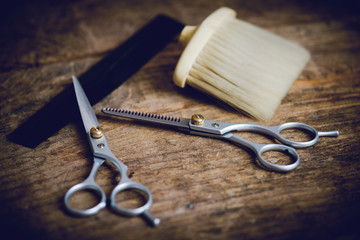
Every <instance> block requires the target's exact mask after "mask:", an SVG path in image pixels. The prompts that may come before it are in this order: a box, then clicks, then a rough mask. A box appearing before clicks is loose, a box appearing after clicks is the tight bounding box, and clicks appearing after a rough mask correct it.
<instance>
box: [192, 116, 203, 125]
mask: <svg viewBox="0 0 360 240" xmlns="http://www.w3.org/2000/svg"><path fill="white" fill-rule="evenodd" d="M204 119H205V118H204V117H203V116H202V115H201V114H194V115H192V116H191V123H192V124H194V125H199V126H201V125H204Z"/></svg>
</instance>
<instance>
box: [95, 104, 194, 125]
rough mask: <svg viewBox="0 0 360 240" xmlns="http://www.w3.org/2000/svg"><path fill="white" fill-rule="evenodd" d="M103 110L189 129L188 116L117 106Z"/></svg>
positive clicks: (116, 114) (119, 115)
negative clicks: (161, 113)
mask: <svg viewBox="0 0 360 240" xmlns="http://www.w3.org/2000/svg"><path fill="white" fill-rule="evenodd" d="M102 112H103V113H105V114H110V115H114V116H118V117H125V118H131V119H137V120H142V121H146V122H153V123H160V124H164V125H168V126H172V127H178V128H181V129H189V121H190V120H189V119H186V118H178V117H171V116H165V115H157V114H152V113H142V112H135V111H129V110H123V109H116V108H103V109H102Z"/></svg>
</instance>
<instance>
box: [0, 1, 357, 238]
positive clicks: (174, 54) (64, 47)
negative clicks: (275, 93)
mask: <svg viewBox="0 0 360 240" xmlns="http://www.w3.org/2000/svg"><path fill="white" fill-rule="evenodd" d="M28 2H30V1H25V2H24V3H23V4H19V5H15V4H11V3H10V6H7V7H4V8H3V9H2V11H3V13H2V14H1V15H2V19H1V20H2V21H1V22H2V25H1V31H0V32H1V37H0V43H1V44H0V82H1V85H0V86H1V88H0V96H1V107H0V109H1V118H0V119H1V120H0V121H1V122H0V123H1V128H0V129H1V138H0V141H1V142H0V149H1V159H0V169H1V171H0V219H1V223H0V226H1V227H0V229H1V235H0V238H1V239H14V238H15V239H16V238H24V237H27V238H33V239H305V238H313V239H319V238H322V239H359V237H360V231H359V217H360V204H359V203H360V202H359V201H360V161H359V153H360V148H359V142H360V141H359V140H360V137H359V134H360V127H359V126H360V125H359V123H360V79H359V78H360V67H359V66H360V64H359V60H360V54H359V53H360V30H359V29H360V28H359V26H360V17H359V16H360V14H359V11H358V10H359V7H358V5H357V4H352V2H351V1H345V2H344V1H329V3H325V1H324V3H321V2H320V1H263V2H262V1H235V0H234V1H220V0H219V1H205V0H195V1H164V2H163V1H84V0H80V1H76V2H73V1H65V2H64V1H61V3H58V2H54V1H50V2H48V1H31V2H32V3H28ZM59 2H60V1H59ZM223 5H226V6H228V7H231V8H233V9H235V10H236V11H237V13H238V17H239V18H241V19H243V20H245V21H248V22H250V23H253V24H256V25H258V26H260V27H262V28H265V29H268V30H270V31H273V32H275V33H277V34H279V35H281V36H284V37H286V38H288V39H291V40H294V41H296V42H298V43H300V44H301V45H303V46H304V47H306V48H307V49H308V50H309V51H310V52H311V55H312V58H311V61H310V62H309V64H308V65H307V66H306V68H305V70H304V71H303V73H302V74H301V76H300V77H299V79H298V80H297V81H296V82H295V84H294V85H293V86H292V87H291V89H290V91H289V93H288V95H287V96H286V97H285V98H284V99H283V101H282V103H281V105H280V106H279V108H278V110H277V112H276V114H275V116H274V117H273V118H272V119H271V120H270V121H267V122H258V123H260V124H265V125H274V124H281V123H284V122H290V121H299V122H304V123H307V124H309V125H312V126H313V127H315V128H316V129H318V130H321V131H326V130H335V129H338V130H339V131H340V136H339V137H338V138H321V139H320V141H319V142H318V143H317V144H316V145H315V146H313V147H310V148H307V149H301V150H298V152H299V154H300V156H301V159H302V162H301V164H300V166H299V167H298V168H297V169H296V170H295V171H292V172H290V173H286V174H281V173H276V172H269V171H266V170H264V169H262V168H260V167H259V166H258V164H257V163H256V161H255V160H254V155H253V154H252V153H251V152H249V151H248V150H246V149H244V148H239V147H237V146H234V145H232V144H229V143H227V142H223V141H219V140H216V139H209V138H202V137H198V136H191V135H186V134H183V133H181V132H177V131H173V130H172V129H168V128H160V127H157V126H155V125H152V124H143V123H140V122H135V121H131V120H125V119H114V118H108V117H105V116H103V115H102V114H101V113H100V109H101V108H102V107H105V106H109V107H117V108H124V109H132V110H137V111H146V112H152V113H161V114H167V115H171V116H176V117H190V116H191V115H192V114H194V113H202V114H203V115H204V116H205V117H206V118H208V119H212V120H219V121H227V122H250V121H254V120H253V119H250V118H248V117H246V116H244V115H242V114H241V113H236V112H233V111H231V110H229V109H227V108H224V106H222V105H221V104H218V103H216V102H215V101H213V100H212V99H210V98H208V97H206V96H204V95H202V94H199V93H198V92H197V91H195V90H192V89H180V88H177V87H176V86H175V85H174V84H173V82H172V80H171V79H172V74H173V71H174V67H175V65H176V62H177V59H178V57H179V56H180V54H181V51H182V48H181V46H180V45H179V44H178V43H177V42H176V41H175V40H174V41H173V42H172V43H170V44H169V45H168V46H167V47H166V48H165V49H164V50H163V51H161V52H160V53H158V54H157V55H156V56H155V57H154V58H153V59H152V60H151V61H150V62H148V63H147V64H146V65H145V66H144V67H143V68H142V69H141V70H140V71H139V72H137V73H136V74H135V75H133V76H132V77H131V78H130V79H129V80H128V81H127V82H125V83H124V84H123V85H121V86H120V87H119V88H117V89H116V90H114V91H113V92H112V93H111V94H110V95H108V96H107V97H106V98H104V99H103V100H102V101H101V102H99V103H98V104H96V105H95V106H94V110H95V112H96V113H97V115H98V117H99V121H100V122H101V125H102V126H103V127H104V130H105V132H106V134H107V137H108V140H109V142H110V144H111V149H112V150H113V152H114V154H115V155H116V156H117V157H118V158H119V159H120V160H121V161H123V162H124V163H125V164H126V165H128V166H129V172H128V173H129V175H131V178H132V179H133V180H134V181H137V182H140V183H142V184H144V185H145V186H147V187H148V188H149V189H150V191H151V192H152V194H153V198H154V203H153V206H152V208H151V212H152V213H153V215H154V216H156V217H159V218H161V220H162V223H161V225H160V226H159V227H158V228H151V227H149V226H148V225H147V224H146V223H145V222H144V221H143V219H142V218H139V217H134V218H128V217H122V216H118V215H116V214H114V213H113V212H111V211H110V210H109V209H108V208H106V209H105V210H103V211H101V212H100V213H99V214H98V215H96V216H92V217H88V218H74V217H71V216H70V215H68V214H67V213H66V211H64V207H63V197H64V194H65V192H66V191H67V190H68V189H69V188H70V187H71V186H73V185H74V184H76V183H78V182H81V181H83V180H84V179H85V177H86V176H87V175H88V173H89V171H90V168H91V165H92V160H91V152H90V149H89V147H88V144H87V140H86V138H85V135H84V133H83V129H82V126H81V123H80V122H76V123H71V124H69V125H67V126H66V127H65V128H63V129H62V130H61V131H59V132H58V133H57V134H56V135H54V136H53V137H51V138H49V139H48V140H47V141H46V142H44V143H42V144H41V145H39V146H38V147H37V148H35V149H30V148H25V147H22V146H20V145H17V144H15V143H12V142H10V141H8V140H7V139H6V135H7V134H9V133H10V132H12V131H13V130H14V129H16V128H17V127H18V126H19V125H20V124H21V123H23V122H24V121H25V120H26V119H27V118H28V117H30V116H31V115H32V114H34V113H35V112H36V111H37V110H38V109H40V108H41V107H42V106H44V105H45V104H46V103H47V102H49V101H50V100H51V99H52V98H53V97H54V96H56V95H57V94H58V93H60V92H61V91H62V90H63V89H64V88H66V87H67V86H69V85H70V84H71V75H72V74H76V75H81V74H82V73H84V72H86V71H87V70H88V69H89V68H90V67H91V66H92V65H93V64H95V63H96V62H98V61H99V60H101V59H102V58H103V57H104V56H105V55H106V54H107V53H109V52H110V51H111V50H112V49H114V48H115V47H116V46H118V45H119V44H121V43H122V42H123V41H125V40H126V39H127V38H128V37H130V36H131V35H132V34H133V33H134V32H135V31H136V30H137V29H139V28H140V27H141V26H143V25H144V24H146V22H148V21H149V20H150V19H152V18H153V17H154V16H155V15H157V14H159V13H164V14H167V15H169V16H171V17H174V18H176V19H178V20H180V21H182V22H185V23H187V24H198V23H200V22H201V21H202V20H203V19H204V18H205V17H206V16H207V15H209V14H210V13H211V12H212V11H214V10H215V9H217V8H218V7H220V6H223ZM49 124H51V123H49ZM36 131H37V130H36V129H34V134H36ZM241 136H243V137H245V138H248V139H252V140H255V141H262V142H270V141H269V139H265V138H261V137H260V136H258V135H252V134H250V133H244V134H241ZM118 179H119V175H118V173H117V172H115V170H114V168H113V167H112V166H111V165H106V167H103V168H102V169H101V170H100V172H99V174H98V176H97V181H98V183H99V184H100V185H101V186H102V187H104V188H105V190H106V192H107V193H109V192H110V191H111V189H112V186H113V184H114V183H115V182H116V180H118ZM4 236H11V237H8V238H5V237H4Z"/></svg>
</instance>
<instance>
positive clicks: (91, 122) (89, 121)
mask: <svg viewBox="0 0 360 240" xmlns="http://www.w3.org/2000/svg"><path fill="white" fill-rule="evenodd" d="M72 79H73V84H74V89H75V95H76V99H77V102H78V105H79V109H80V114H81V118H82V121H83V124H84V127H85V130H86V132H87V133H88V132H89V131H90V129H91V128H92V127H96V126H99V122H98V120H97V118H96V116H95V113H94V111H93V110H92V107H91V104H90V102H89V100H88V98H87V97H86V95H85V92H84V90H83V88H82V87H81V85H80V83H79V80H78V79H77V78H76V77H75V76H73V77H72Z"/></svg>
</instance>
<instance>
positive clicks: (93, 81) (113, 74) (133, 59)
mask: <svg viewBox="0 0 360 240" xmlns="http://www.w3.org/2000/svg"><path fill="white" fill-rule="evenodd" d="M183 27H184V25H183V24H182V23H179V22H177V21H175V20H173V19H171V18H169V17H167V16H163V15H159V16H157V17H155V18H154V19H153V20H152V21H151V22H150V23H148V24H147V25H146V26H144V27H143V28H142V29H140V30H139V31H138V32H137V33H135V34H134V35H133V36H132V37H131V38H130V39H128V40H127V41H126V42H124V43H123V44H122V45H120V46H119V47H118V48H116V49H115V50H113V51H112V52H111V53H110V54H109V55H108V56H106V57H105V58H104V59H102V60H101V61H100V62H98V63H97V64H95V65H94V66H93V67H92V68H91V69H89V70H88V71H87V72H85V73H84V74H83V75H81V76H80V77H79V81H80V83H81V85H82V86H83V88H84V91H85V93H86V95H87V96H88V98H89V101H90V103H91V104H92V105H94V104H95V103H97V102H99V101H100V100H101V99H102V98H103V97H105V96H106V95H108V94H109V93H110V92H111V91H113V90H114V89H116V88H117V87H119V85H121V84H122V83H123V82H124V81H125V80H127V79H128V78H129V77H130V76H131V75H132V74H134V73H135V72H136V71H138V70H139V69H140V68H141V67H142V66H143V65H144V64H145V63H146V62H148V61H149V60H150V59H151V58H152V57H153V56H154V55H155V54H156V53H158V52H159V51H160V50H161V49H162V48H164V47H165V46H166V45H167V44H168V43H169V42H170V41H172V40H173V39H174V37H175V36H176V35H178V34H179V33H180V31H181V30H182V29H183ZM75 103H76V100H75V96H74V89H73V86H72V85H71V86H69V87H67V88H66V89H65V90H64V91H63V92H61V93H60V94H59V95H57V96H56V97H55V98H53V99H52V100H51V101H50V102H49V103H48V104H46V105H45V106H44V107H43V108H42V109H40V110H39V111H38V112H37V113H35V114H34V115H33V116H31V117H30V118H29V119H28V120H27V121H26V122H25V123H23V124H22V125H21V126H20V127H19V128H17V129H16V130H15V131H14V132H12V133H11V134H10V135H8V139H9V140H11V141H13V142H15V143H18V144H20V145H23V146H26V147H31V148H34V147H36V146H37V145H38V144H40V143H41V142H43V141H44V140H46V139H47V138H48V137H50V136H52V135H53V134H54V133H56V132H57V131H59V130H60V129H61V128H62V127H64V126H65V125H66V124H68V123H70V122H71V121H73V120H74V119H75V117H74V116H78V109H77V106H76V104H75ZM34 129H36V134H34Z"/></svg>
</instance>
